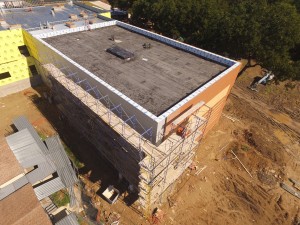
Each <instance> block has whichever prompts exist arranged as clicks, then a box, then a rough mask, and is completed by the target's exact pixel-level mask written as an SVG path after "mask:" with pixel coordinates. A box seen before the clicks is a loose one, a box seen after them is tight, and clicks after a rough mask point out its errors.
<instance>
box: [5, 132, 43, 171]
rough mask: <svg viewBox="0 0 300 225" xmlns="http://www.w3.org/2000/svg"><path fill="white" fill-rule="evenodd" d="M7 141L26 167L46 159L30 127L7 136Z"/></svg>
mask: <svg viewBox="0 0 300 225" xmlns="http://www.w3.org/2000/svg"><path fill="white" fill-rule="evenodd" d="M6 141H7V143H8V145H9V147H10V149H11V150H12V151H13V153H14V155H15V156H16V158H17V160H18V161H19V163H20V164H21V165H22V167H23V168H24V169H25V168H29V167H31V166H34V165H37V164H40V163H43V162H44V161H45V158H44V156H43V154H42V153H41V150H40V148H39V146H38V145H37V143H36V141H35V140H34V138H33V137H32V135H31V134H30V132H29V131H28V129H24V130H21V131H19V132H17V133H14V134H12V135H10V136H8V137H6Z"/></svg>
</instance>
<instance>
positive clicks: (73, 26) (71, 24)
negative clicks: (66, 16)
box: [66, 22, 76, 28]
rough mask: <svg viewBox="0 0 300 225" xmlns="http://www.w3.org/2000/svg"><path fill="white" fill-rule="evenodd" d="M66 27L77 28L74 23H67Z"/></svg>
mask: <svg viewBox="0 0 300 225" xmlns="http://www.w3.org/2000/svg"><path fill="white" fill-rule="evenodd" d="M66 26H67V27H69V28H75V27H76V25H75V24H74V23H73V22H66Z"/></svg>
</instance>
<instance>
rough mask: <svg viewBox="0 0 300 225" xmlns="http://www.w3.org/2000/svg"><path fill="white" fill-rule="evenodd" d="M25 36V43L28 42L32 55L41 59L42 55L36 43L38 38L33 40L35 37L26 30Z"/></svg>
mask: <svg viewBox="0 0 300 225" xmlns="http://www.w3.org/2000/svg"><path fill="white" fill-rule="evenodd" d="M23 36H24V43H25V44H26V46H27V48H28V51H29V53H30V55H31V56H32V57H34V58H35V59H37V60H39V59H40V57H39V53H38V51H37V48H36V44H35V41H36V40H33V37H32V36H31V35H30V34H29V33H28V32H27V31H25V30H23Z"/></svg>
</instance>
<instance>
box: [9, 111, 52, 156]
mask: <svg viewBox="0 0 300 225" xmlns="http://www.w3.org/2000/svg"><path fill="white" fill-rule="evenodd" d="M13 123H14V125H15V126H16V128H17V129H18V130H19V131H20V130H23V129H28V131H29V132H30V134H31V135H32V137H33V138H34V140H35V142H36V143H37V145H38V146H39V148H40V149H41V151H42V152H43V153H44V154H48V149H47V148H46V146H45V144H44V143H43V141H42V140H41V138H40V136H39V135H38V133H37V132H36V130H35V129H34V128H33V126H32V125H31V124H30V123H29V121H28V120H27V119H26V117H25V116H20V117H18V118H16V119H14V120H13Z"/></svg>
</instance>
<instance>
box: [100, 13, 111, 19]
mask: <svg viewBox="0 0 300 225" xmlns="http://www.w3.org/2000/svg"><path fill="white" fill-rule="evenodd" d="M99 15H100V16H104V17H107V18H111V14H110V12H105V13H100V14H99Z"/></svg>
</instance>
